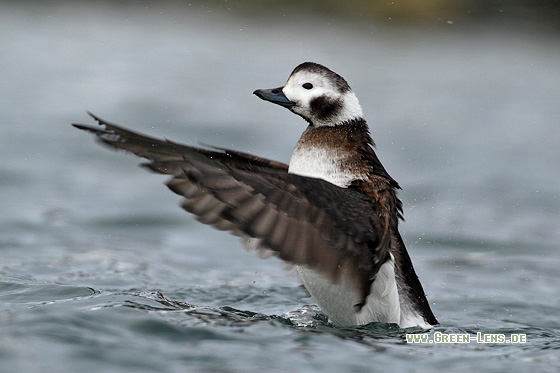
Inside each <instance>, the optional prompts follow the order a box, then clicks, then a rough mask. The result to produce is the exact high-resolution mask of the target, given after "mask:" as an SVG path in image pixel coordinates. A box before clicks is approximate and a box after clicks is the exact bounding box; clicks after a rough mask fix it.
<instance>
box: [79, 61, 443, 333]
mask: <svg viewBox="0 0 560 373" xmlns="http://www.w3.org/2000/svg"><path fill="white" fill-rule="evenodd" d="M254 94H255V95H257V96H258V97H259V98H261V99H263V100H266V101H270V102H272V103H275V104H278V105H281V106H283V107H285V108H288V109H289V110H290V111H292V112H293V113H295V114H297V115H299V116H301V117H302V118H303V119H305V121H306V122H307V123H308V127H307V129H306V130H305V131H304V132H303V135H302V136H301V138H300V139H299V141H298V143H297V144H296V147H295V150H294V152H293V154H292V158H291V160H290V164H289V165H286V164H284V163H281V162H276V161H271V160H268V159H264V158H260V157H256V156H253V155H250V154H246V153H241V152H238V151H234V150H228V149H222V148H210V149H208V148H197V147H192V146H186V145H182V144H179V143H176V142H172V141H169V140H159V139H155V138H152V137H148V136H144V135H142V134H138V133H135V132H132V131H129V130H127V129H125V128H123V127H120V126H117V125H115V124H111V123H109V122H106V121H104V120H102V119H100V118H98V117H97V116H95V115H93V114H91V113H90V115H91V116H92V117H93V118H94V119H95V120H96V121H97V122H98V124H99V125H101V126H102V127H91V126H87V125H82V124H74V126H75V127H77V128H79V129H82V130H86V131H89V132H92V133H94V134H95V135H96V136H97V138H98V139H99V140H100V141H102V142H103V143H105V144H108V145H110V146H112V147H114V148H117V149H123V150H127V151H129V152H132V153H134V154H136V155H138V156H140V157H144V158H147V159H148V160H149V163H146V164H144V166H146V167H148V168H150V169H151V170H153V171H155V172H159V173H163V174H169V175H171V178H170V179H169V181H168V182H167V186H168V187H169V188H170V189H171V190H172V191H173V192H175V193H177V194H179V195H181V196H183V197H184V200H183V202H182V207H183V208H184V209H185V210H187V211H189V212H191V213H193V214H194V215H196V218H197V219H198V220H199V221H200V222H202V223H204V224H210V225H213V226H214V227H216V228H218V229H220V230H228V231H230V232H232V233H233V234H235V235H238V236H241V237H242V238H244V240H245V241H246V242H247V243H248V244H249V245H250V246H252V247H255V248H257V249H260V250H267V251H272V252H273V253H275V254H276V255H277V256H278V257H279V258H281V259H283V260H284V261H286V262H288V263H290V264H293V265H295V266H296V268H297V271H298V274H299V276H300V278H301V280H302V282H303V284H304V285H305V287H306V288H307V290H308V291H309V293H310V294H311V295H312V296H313V298H315V300H316V301H317V303H318V304H319V306H320V307H321V308H322V310H323V311H324V312H325V314H326V315H328V317H329V318H330V320H331V321H332V322H333V323H334V324H335V325H341V326H350V325H363V324H367V323H370V322H385V323H395V324H398V325H399V326H400V327H401V328H407V327H414V326H418V327H422V328H430V327H431V326H433V325H436V324H437V323H438V321H437V320H436V318H435V317H434V315H433V313H432V311H431V309H430V305H429V303H428V301H427V299H426V296H425V295H424V290H423V289H422V285H421V284H420V281H419V280H418V277H417V275H416V273H415V271H414V268H413V266H412V262H411V260H410V257H409V255H408V252H407V250H406V248H405V245H404V243H403V240H402V238H401V236H400V234H399V231H398V223H399V219H401V218H402V203H401V201H400V200H399V199H398V198H397V192H396V190H397V189H400V187H399V185H398V183H397V182H396V181H395V180H394V179H393V178H392V177H391V176H389V174H388V173H387V171H385V168H384V167H383V165H382V164H381V162H380V161H379V159H378V158H377V155H376V154H375V151H374V149H373V147H374V142H373V140H372V138H371V136H370V134H369V129H368V126H367V123H366V121H365V120H364V119H363V117H362V116H363V113H362V108H361V106H360V104H359V102H358V99H357V98H356V95H355V94H354V92H353V91H352V89H351V88H350V86H349V85H348V83H347V82H346V80H344V78H342V77H341V76H340V75H338V74H336V73H335V72H333V71H331V70H329V69H328V68H326V67H324V66H322V65H319V64H316V63H312V62H305V63H302V64H301V65H299V66H297V67H296V68H295V69H294V71H293V72H292V74H291V75H290V77H289V79H288V81H287V82H286V84H285V85H284V86H282V87H279V88H274V89H259V90H256V91H255V92H254Z"/></svg>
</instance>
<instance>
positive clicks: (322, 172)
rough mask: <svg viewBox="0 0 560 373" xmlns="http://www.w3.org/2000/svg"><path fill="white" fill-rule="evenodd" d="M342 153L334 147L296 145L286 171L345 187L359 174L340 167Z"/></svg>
mask: <svg viewBox="0 0 560 373" xmlns="http://www.w3.org/2000/svg"><path fill="white" fill-rule="evenodd" d="M342 163H343V154H341V153H340V152H339V151H337V150H336V149H326V148H325V147H318V146H309V147H297V148H296V149H295V150H294V153H293V154H292V158H291V159H290V166H289V168H288V172H289V173H292V174H297V175H302V176H309V177H314V178H318V179H323V180H326V181H328V182H330V183H332V184H334V185H338V186H339V187H342V188H346V187H348V185H350V183H351V182H352V181H353V180H355V179H356V178H357V177H358V176H359V175H354V174H352V173H350V172H345V170H344V169H342V167H341V164H342Z"/></svg>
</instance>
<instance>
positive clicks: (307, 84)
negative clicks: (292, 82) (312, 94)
mask: <svg viewBox="0 0 560 373" xmlns="http://www.w3.org/2000/svg"><path fill="white" fill-rule="evenodd" d="M302 87H303V88H305V89H311V88H313V84H311V83H305V84H303V85H302Z"/></svg>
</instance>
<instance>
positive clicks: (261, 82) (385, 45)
mask: <svg viewBox="0 0 560 373" xmlns="http://www.w3.org/2000/svg"><path fill="white" fill-rule="evenodd" d="M30 4H31V3H26V5H19V6H15V5H6V4H3V5H2V9H1V12H0V28H1V32H0V47H1V48H0V50H1V52H0V53H1V58H0V71H1V74H0V84H1V86H2V89H1V90H0V107H1V109H2V110H0V123H1V124H0V191H1V192H0V206H1V211H2V214H0V276H1V277H0V371H2V372H16V371H17V372H20V371H25V372H46V371H56V372H75V371H123V372H124V371H134V372H138V371H159V372H184V371H202V372H204V371H208V372H216V371H218V372H240V371H272V372H274V371H277V372H280V371H309V372H313V371H316V372H318V371H333V372H334V371H337V372H340V371H364V372H365V371H372V370H376V369H378V370H381V369H383V370H384V369H391V370H393V371H404V370H405V369H406V370H408V371H428V370H435V371H445V370H453V371H465V372H466V371H469V372H470V371H473V370H476V371H484V372H487V371H488V372H491V371H505V370H507V369H511V370H516V371H534V372H536V371H557V370H558V368H559V367H560V361H559V359H560V358H559V357H558V356H559V355H558V349H559V348H560V333H559V330H560V316H559V314H560V301H559V299H560V290H559V289H560V287H559V286H558V284H559V275H558V268H559V265H560V259H559V256H558V253H557V249H558V244H557V242H558V239H559V238H560V231H559V227H558V217H559V212H560V201H559V199H558V195H559V188H560V187H559V186H558V185H560V184H559V181H560V180H559V172H558V164H559V162H560V150H559V149H560V146H559V144H560V138H559V137H560V132H559V131H558V128H557V126H558V123H559V121H560V106H559V105H558V97H560V74H558V71H560V48H559V46H560V45H559V44H560V41H559V40H558V38H557V35H546V34H539V33H532V32H527V31H522V30H515V29H500V28H493V27H491V26H490V25H483V26H478V27H474V26H470V27H464V28H461V27H460V26H459V25H457V22H455V23H454V24H453V25H449V26H448V27H446V28H444V29H439V30H425V29H424V30H423V29H413V28H390V27H389V28H387V27H385V26H379V25H374V24H365V23H364V24H361V23H360V24H353V23H352V22H350V21H341V20H338V19H334V18H313V17H308V16H305V15H301V16H293V15H291V14H290V13H287V15H285V16H279V17H270V18H267V19H259V17H257V16H255V15H243V12H242V11H241V12H231V11H228V10H227V9H224V8H221V10H219V9H214V8H209V7H207V6H200V5H192V6H188V5H184V6H183V7H181V6H173V5H165V6H161V5H159V6H155V5H153V6H148V5H147V6H143V7H142V6H139V7H133V6H128V7H127V6H121V7H117V6H115V5H110V4H109V3H103V4H100V5H96V6H87V7H86V6H85V5H79V4H78V3H76V4H75V5H69V4H66V5H64V6H63V5H55V4H52V3H38V5H30ZM305 60H313V61H316V62H320V63H323V64H325V65H327V66H329V67H331V68H333V69H334V70H335V71H337V72H339V73H341V74H342V75H343V76H345V77H346V78H347V80H348V81H349V82H350V84H351V85H352V86H353V88H354V90H355V91H356V92H357V94H358V97H359V98H360V100H361V103H362V105H363V106H364V110H365V113H366V117H367V118H368V120H369V122H370V125H371V127H372V134H373V137H374V139H375V140H376V142H377V143H378V154H379V156H380V158H381V160H382V161H383V163H384V164H385V166H386V168H387V169H388V170H389V172H390V173H391V175H392V176H393V177H395V178H396V179H397V180H398V181H399V182H400V184H401V185H402V186H403V188H404V190H403V191H402V192H401V194H400V195H401V197H402V199H403V200H404V204H405V216H406V218H407V221H406V222H405V223H403V224H402V231H403V234H404V236H405V239H406V242H407V245H408V248H409V251H410V253H411V256H412V258H413V261H414V263H415V266H416V269H417V271H418V273H419V276H420V278H421V280H422V282H423V284H424V288H425V290H426V292H427V294H428V298H429V300H430V302H431V303H432V308H433V310H434V313H435V314H436V316H437V317H438V319H439V320H440V322H441V326H438V327H436V328H435V329H434V330H432V331H430V332H429V334H430V336H433V335H434V333H435V332H443V333H469V334H470V335H473V336H474V335H476V333H477V332H481V333H486V334H489V333H504V334H506V335H507V336H509V335H510V334H512V333H524V334H526V336H527V340H528V342H527V343H525V344H500V343H497V344H496V343H494V344H478V343H470V344H427V345H418V344H406V343H405V334H406V332H418V331H417V330H409V331H403V330H399V329H398V328H395V327H394V326H387V325H380V324H372V325H368V326H364V327H360V328H334V327H332V326H331V325H330V324H329V323H328V322H327V320H325V318H324V316H323V315H321V313H320V311H319V310H318V309H316V308H315V307H314V305H313V304H314V303H313V300H312V299H310V298H307V296H306V293H305V292H304V291H303V290H302V289H301V288H300V287H299V286H298V282H297V279H296V278H295V277H294V276H292V275H291V274H290V273H287V272H285V271H284V269H283V265H282V263H281V262H279V261H278V260H276V259H269V260H261V259H259V258H257V257H256V256H255V255H254V253H250V252H245V251H244V250H243V249H242V248H241V245H240V243H239V242H238V240H237V239H236V238H234V237H231V236H229V235H227V234H224V233H220V232H216V231H214V230H212V229H210V228H207V227H204V226H201V225H200V224H198V223H196V222H195V221H194V220H193V219H192V218H191V217H189V216H188V215H187V214H186V213H184V212H183V211H181V209H180V208H178V207H176V205H177V201H178V198H177V197H176V196H175V195H173V194H172V193H170V192H169V191H168V190H167V189H166V188H165V187H164V186H163V185H162V182H163V181H164V180H165V179H164V178H163V177H161V176H157V175H151V174H149V173H146V172H145V171H144V170H142V169H139V168H138V167H137V163H138V160H137V159H135V158H134V157H131V156H128V155H124V154H123V153H115V152H110V151H107V150H106V149H102V148H100V147H99V146H97V145H95V144H94V143H93V142H92V141H91V138H90V137H89V136H87V135H85V134H84V133H81V132H79V131H77V130H74V129H73V128H71V127H70V123H72V122H88V123H91V121H90V119H89V118H88V117H87V116H86V115H85V110H91V111H93V112H94V113H96V114H98V115H100V116H101V117H103V118H106V119H108V120H111V121H115V122H117V123H121V124H123V125H127V126H130V127H133V128H135V129H136V130H138V131H143V132H148V133H150V134H153V135H157V136H161V137H163V136H165V137H168V138H172V139H177V140H182V141H184V142H186V143H189V144H196V143H197V142H204V143H210V144H214V145H218V146H227V147H232V148H235V149H239V150H243V151H250V152H252V153H256V154H259V155H263V156H266V157H269V158H274V159H279V160H283V161H287V160H288V158H289V155H290V153H291V150H292V147H293V145H294V144H295V142H296V140H297V138H298V137H299V135H300V133H301V132H302V130H303V128H304V123H303V122H302V121H301V120H300V119H299V118H297V117H295V116H294V115H292V114H290V113H289V112H287V111H286V110H282V109H281V108H279V107H274V106H272V105H269V104H266V103H264V102H261V101H260V100H258V99H257V98H255V97H254V96H252V95H251V92H252V91H253V90H254V89H256V88H265V87H274V86H277V85H280V84H282V82H284V81H285V79H286V78H287V76H288V74H289V73H290V71H291V69H292V68H293V67H294V66H296V65H297V64H298V63H300V62H302V61H305ZM271 134H273V136H272V137H271V136H270V135H271Z"/></svg>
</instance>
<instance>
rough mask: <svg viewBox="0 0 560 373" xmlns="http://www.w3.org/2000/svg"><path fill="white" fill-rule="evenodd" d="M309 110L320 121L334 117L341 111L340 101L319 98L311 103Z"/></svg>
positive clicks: (323, 97)
mask: <svg viewBox="0 0 560 373" xmlns="http://www.w3.org/2000/svg"><path fill="white" fill-rule="evenodd" d="M310 106H311V110H312V111H313V113H314V114H315V115H316V116H317V118H319V119H321V120H325V119H327V118H331V117H334V116H336V115H337V114H338V113H339V112H340V110H341V109H342V103H341V102H340V100H337V99H332V98H329V97H325V96H320V97H317V98H315V99H313V100H312V101H311V105H310Z"/></svg>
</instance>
